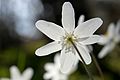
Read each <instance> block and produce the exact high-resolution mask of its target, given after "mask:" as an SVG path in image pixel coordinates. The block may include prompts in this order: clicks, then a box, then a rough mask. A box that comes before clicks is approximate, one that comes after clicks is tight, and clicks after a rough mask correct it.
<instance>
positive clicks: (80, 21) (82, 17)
mask: <svg viewBox="0 0 120 80" xmlns="http://www.w3.org/2000/svg"><path fill="white" fill-rule="evenodd" d="M84 20H85V16H84V15H81V16H80V17H79V20H78V25H80V24H81V23H83V22H84Z"/></svg>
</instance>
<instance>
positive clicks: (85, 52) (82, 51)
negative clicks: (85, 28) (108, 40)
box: [77, 43, 92, 65]
mask: <svg viewBox="0 0 120 80" xmlns="http://www.w3.org/2000/svg"><path fill="white" fill-rule="evenodd" d="M77 48H78V50H79V52H80V55H81V56H82V58H83V60H84V61H85V63H86V64H87V65H88V64H90V63H91V62H92V59H91V56H90V54H89V51H88V49H86V46H83V45H80V44H79V43H77ZM77 56H78V58H79V59H80V61H82V59H81V58H80V56H79V55H78V53H77Z"/></svg>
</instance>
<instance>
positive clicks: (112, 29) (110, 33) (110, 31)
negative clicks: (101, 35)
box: [105, 23, 115, 39]
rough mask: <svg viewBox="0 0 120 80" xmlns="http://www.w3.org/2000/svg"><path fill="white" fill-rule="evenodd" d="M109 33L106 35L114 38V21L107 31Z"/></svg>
mask: <svg viewBox="0 0 120 80" xmlns="http://www.w3.org/2000/svg"><path fill="white" fill-rule="evenodd" d="M107 32H108V33H107V35H105V36H106V37H108V38H110V39H111V38H113V37H114V35H115V25H114V24H113V23H111V24H110V25H109V26H108V31H107Z"/></svg>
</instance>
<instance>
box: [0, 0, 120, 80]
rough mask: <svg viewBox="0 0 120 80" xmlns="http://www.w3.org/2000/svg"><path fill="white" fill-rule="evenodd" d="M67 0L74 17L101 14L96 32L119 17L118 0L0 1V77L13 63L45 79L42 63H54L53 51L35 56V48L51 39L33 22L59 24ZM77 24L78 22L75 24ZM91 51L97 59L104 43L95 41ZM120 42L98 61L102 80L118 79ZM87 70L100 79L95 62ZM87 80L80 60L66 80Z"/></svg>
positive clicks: (105, 28)
mask: <svg viewBox="0 0 120 80" xmlns="http://www.w3.org/2000/svg"><path fill="white" fill-rule="evenodd" d="M65 1H70V2H71V4H72V5H73V7H74V10H75V20H76V22H77V21H78V19H79V16H80V15H82V14H83V15H85V16H86V17H85V21H86V20H88V19H90V18H93V17H101V18H102V20H104V23H103V25H102V26H101V27H100V28H99V30H98V31H97V32H96V34H104V33H106V31H107V29H108V25H109V24H110V23H111V22H113V23H115V24H116V23H117V21H118V20H119V19H120V1H119V0H0V78H3V77H5V78H9V77H10V72H9V68H10V67H11V66H12V65H16V66H17V67H18V68H19V70H20V72H24V70H25V69H26V68H27V67H32V68H33V69H34V75H33V77H32V80H44V79H43V74H44V73H45V70H44V65H45V64H46V63H48V62H54V56H55V54H52V55H49V56H45V57H37V56H36V55H35V53H34V52H35V50H36V49H37V48H38V47H41V46H43V45H45V44H47V43H49V42H51V40H50V39H49V38H48V37H46V36H45V35H44V34H42V33H41V32H40V31H38V30H37V29H36V27H35V25H34V24H35V22H36V21H37V20H40V19H44V20H47V21H51V22H54V23H56V24H58V25H62V24H61V11H62V5H63V3H64V2H65ZM76 25H77V23H76ZM92 46H93V53H94V55H95V56H96V58H97V55H98V53H99V52H100V51H101V49H102V48H103V46H101V45H98V44H94V45H92ZM119 53H120V43H117V46H115V48H114V49H113V50H112V51H111V52H110V54H108V55H107V56H106V57H104V58H103V59H101V60H99V59H98V58H97V59H98V62H99V63H100V67H101V68H102V70H103V73H104V77H105V80H118V79H120V62H119V61H120V58H119V57H120V54H119ZM88 67H89V70H90V71H91V72H92V74H93V75H94V78H95V80H100V78H99V77H98V76H99V74H98V71H97V70H96V68H95V66H94V64H93V63H92V64H90V65H89V66H88ZM78 79H79V80H88V77H87V75H86V72H85V71H84V68H83V66H82V64H81V63H79V65H78V69H77V71H75V72H74V73H72V74H71V75H70V76H69V80H78Z"/></svg>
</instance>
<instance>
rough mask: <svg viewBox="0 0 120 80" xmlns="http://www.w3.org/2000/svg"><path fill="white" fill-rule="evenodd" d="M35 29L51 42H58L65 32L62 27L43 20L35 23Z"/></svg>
mask: <svg viewBox="0 0 120 80" xmlns="http://www.w3.org/2000/svg"><path fill="white" fill-rule="evenodd" d="M36 27H37V28H38V29H39V30H40V31H41V32H43V33H44V34H45V35H46V36H48V37H49V38H51V39H53V40H57V41H59V40H60V38H61V37H62V36H64V35H65V31H64V29H63V28H62V27H60V26H58V25H56V24H54V23H52V22H47V21H44V20H39V21H37V22H36Z"/></svg>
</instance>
